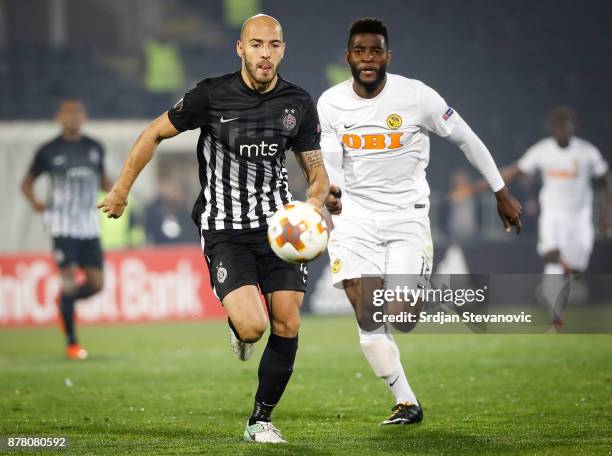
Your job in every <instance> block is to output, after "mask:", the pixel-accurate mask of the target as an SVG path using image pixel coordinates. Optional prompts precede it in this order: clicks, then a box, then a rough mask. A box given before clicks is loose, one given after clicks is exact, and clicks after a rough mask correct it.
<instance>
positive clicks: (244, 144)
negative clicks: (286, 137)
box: [234, 136, 284, 161]
mask: <svg viewBox="0 0 612 456" xmlns="http://www.w3.org/2000/svg"><path fill="white" fill-rule="evenodd" d="M283 150H284V141H283V138H282V137H281V136H272V137H267V138H264V137H261V136H260V137H255V138H244V137H243V138H237V139H236V143H235V146H234V151H235V152H236V154H237V155H238V156H239V157H240V158H243V159H245V160H249V161H266V160H269V161H272V160H276V157H278V156H279V155H280V153H281V152H282V151H283Z"/></svg>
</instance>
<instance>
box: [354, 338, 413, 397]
mask: <svg viewBox="0 0 612 456" xmlns="http://www.w3.org/2000/svg"><path fill="white" fill-rule="evenodd" d="M359 343H360V345H361V351H363V354H364V355H365V357H366V359H367V360H368V363H369V364H370V366H371V367H372V370H373V371H374V374H375V375H376V376H377V377H380V378H382V379H383V380H384V382H385V384H386V385H387V386H388V387H389V389H390V390H391V392H392V393H393V395H394V396H395V403H396V404H399V403H400V402H410V403H412V404H416V403H417V399H416V396H415V395H414V392H413V391H412V389H411V388H410V385H409V384H408V379H407V378H406V374H405V373H404V368H403V367H402V363H401V361H400V354H399V350H398V348H397V345H396V344H395V340H393V336H391V334H386V333H382V334H380V333H376V332H365V331H362V330H360V331H359Z"/></svg>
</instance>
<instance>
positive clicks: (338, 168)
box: [317, 100, 344, 191]
mask: <svg viewBox="0 0 612 456" xmlns="http://www.w3.org/2000/svg"><path fill="white" fill-rule="evenodd" d="M317 109H318V112H319V123H320V125H321V153H322V155H323V161H324V163H325V170H326V171H327V176H328V177H329V183H330V184H334V185H337V186H338V187H339V188H340V189H341V190H343V191H344V171H343V170H342V159H343V149H342V144H340V141H339V140H338V137H337V136H336V132H335V130H334V129H333V127H332V125H331V123H330V122H329V120H328V119H327V116H326V113H325V108H324V106H323V103H322V102H321V100H319V103H318V105H317Z"/></svg>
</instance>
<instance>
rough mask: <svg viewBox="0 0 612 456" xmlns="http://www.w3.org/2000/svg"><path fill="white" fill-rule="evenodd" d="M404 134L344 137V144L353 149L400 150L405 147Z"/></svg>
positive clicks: (347, 135) (351, 135) (349, 135)
mask: <svg viewBox="0 0 612 456" xmlns="http://www.w3.org/2000/svg"><path fill="white" fill-rule="evenodd" d="M403 134H404V133H386V134H377V135H353V134H348V133H347V134H344V135H342V144H344V145H345V146H346V147H349V148H351V149H366V150H384V149H399V148H400V147H402V146H403V144H402V141H401V139H402V135H403Z"/></svg>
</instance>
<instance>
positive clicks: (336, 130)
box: [317, 73, 460, 219]
mask: <svg viewBox="0 0 612 456" xmlns="http://www.w3.org/2000/svg"><path fill="white" fill-rule="evenodd" d="M317 108H318V112H319V121H320V123H321V150H322V151H323V156H324V158H325V161H326V165H327V167H328V168H329V169H328V171H329V174H330V180H331V183H333V184H337V185H339V186H340V187H341V188H342V189H343V214H352V215H362V216H363V214H368V217H370V218H372V217H373V218H377V219H384V218H397V217H398V216H400V217H401V215H400V214H398V211H400V212H401V213H402V214H405V215H408V214H410V213H411V212H412V210H413V209H418V210H419V212H421V211H423V212H425V213H426V212H427V209H428V207H429V185H428V184H427V180H426V176H425V168H427V164H428V163H429V132H433V133H435V134H437V135H439V136H442V137H446V136H448V135H449V134H451V132H452V131H453V128H454V126H455V124H456V123H457V122H458V119H460V117H459V115H458V114H456V113H455V112H454V111H453V110H452V109H451V108H450V107H449V106H448V105H447V104H446V102H445V101H444V100H443V99H442V97H441V96H440V95H438V93H437V92H436V91H435V90H433V89H432V88H430V87H428V86H427V85H425V84H423V83H422V82H420V81H417V80H414V79H408V78H405V77H403V76H399V75H395V74H389V73H387V81H386V84H385V86H384V88H383V90H382V91H381V92H380V93H379V94H378V95H377V96H376V97H374V98H370V99H366V98H361V97H360V96H359V95H357V94H356V93H355V91H354V90H353V80H352V79H349V80H347V81H344V82H342V83H340V84H338V85H336V86H334V87H332V88H330V89H328V90H327V91H325V92H324V93H323V95H321V98H320V99H319V102H318V106H317ZM339 168H342V170H343V174H344V178H343V180H342V177H341V176H337V175H336V173H335V172H334V169H339Z"/></svg>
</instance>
